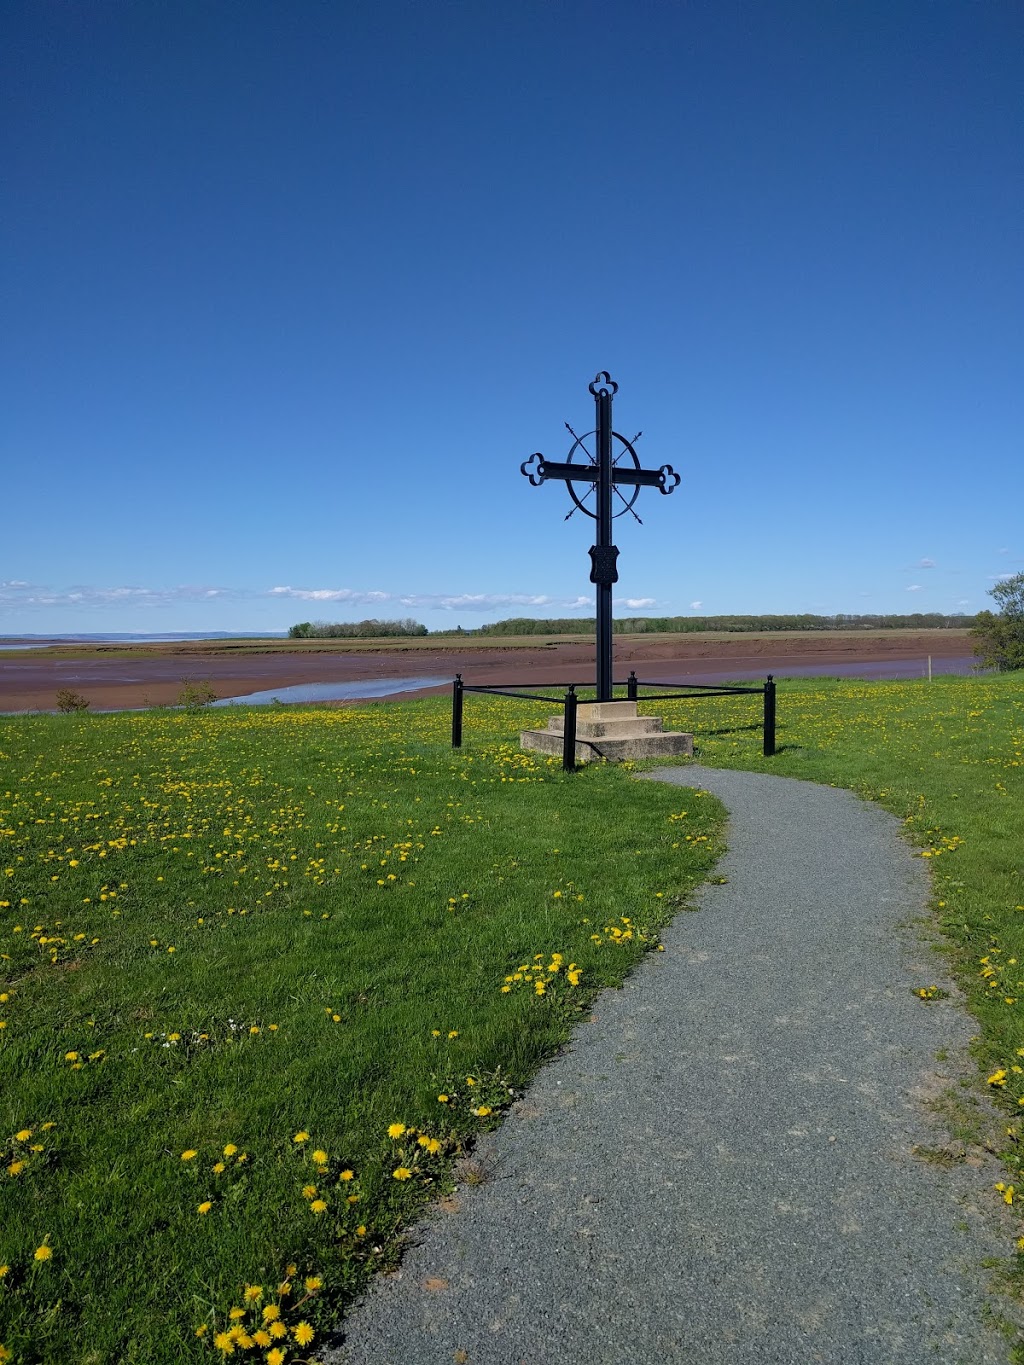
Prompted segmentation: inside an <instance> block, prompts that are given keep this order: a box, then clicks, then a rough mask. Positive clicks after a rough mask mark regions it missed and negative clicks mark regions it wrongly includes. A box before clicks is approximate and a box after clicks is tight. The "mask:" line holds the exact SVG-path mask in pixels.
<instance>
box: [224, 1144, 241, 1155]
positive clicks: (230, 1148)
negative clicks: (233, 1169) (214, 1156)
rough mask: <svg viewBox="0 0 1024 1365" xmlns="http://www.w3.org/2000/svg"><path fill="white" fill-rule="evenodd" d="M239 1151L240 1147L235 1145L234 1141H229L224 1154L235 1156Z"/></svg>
mask: <svg viewBox="0 0 1024 1365" xmlns="http://www.w3.org/2000/svg"><path fill="white" fill-rule="evenodd" d="M237 1151H238V1148H237V1147H236V1146H235V1144H234V1143H233V1142H229V1143H228V1145H227V1146H226V1147H225V1148H224V1155H225V1156H234V1154H235V1153H236V1152H237Z"/></svg>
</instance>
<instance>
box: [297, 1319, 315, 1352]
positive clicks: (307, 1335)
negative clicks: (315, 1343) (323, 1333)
mask: <svg viewBox="0 0 1024 1365" xmlns="http://www.w3.org/2000/svg"><path fill="white" fill-rule="evenodd" d="M292 1336H293V1337H294V1338H295V1340H296V1341H297V1342H298V1343H299V1345H300V1346H308V1345H309V1343H310V1342H311V1341H312V1340H313V1338H314V1336H316V1333H315V1332H314V1331H313V1329H312V1327H310V1325H309V1323H308V1322H300V1323H299V1324H298V1325H297V1326H296V1327H293V1328H292Z"/></svg>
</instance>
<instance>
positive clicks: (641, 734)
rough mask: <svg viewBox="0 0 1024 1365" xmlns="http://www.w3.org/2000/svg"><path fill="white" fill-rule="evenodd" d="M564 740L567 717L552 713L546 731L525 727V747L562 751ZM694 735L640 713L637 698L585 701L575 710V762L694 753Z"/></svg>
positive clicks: (522, 738)
mask: <svg viewBox="0 0 1024 1365" xmlns="http://www.w3.org/2000/svg"><path fill="white" fill-rule="evenodd" d="M564 739H565V716H564V713H560V714H559V715H557V716H552V717H551V719H550V720H549V721H548V728H547V729H546V730H523V731H521V732H520V735H519V744H520V747H521V748H523V749H537V750H540V751H541V752H542V753H547V754H560V753H561V752H562V749H563V745H564ZM692 754H693V735H690V734H685V733H683V732H682V731H680V730H663V729H662V721H661V719H660V717H657V716H638V715H637V710H636V702H635V701H603V702H584V703H582V704H581V705H580V706H579V707H578V708H577V711H576V762H577V763H593V762H595V761H596V760H598V759H604V760H606V761H607V762H611V763H621V762H622V760H623V759H626V758H662V757H670V758H671V757H678V756H681V755H682V756H692Z"/></svg>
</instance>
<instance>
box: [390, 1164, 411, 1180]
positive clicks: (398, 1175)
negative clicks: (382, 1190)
mask: <svg viewBox="0 0 1024 1365" xmlns="http://www.w3.org/2000/svg"><path fill="white" fill-rule="evenodd" d="M391 1175H392V1177H393V1179H395V1180H408V1179H409V1178H410V1177H411V1176H412V1171H410V1170H409V1167H408V1166H398V1167H396V1168H395V1170H393V1171H392V1172H391Z"/></svg>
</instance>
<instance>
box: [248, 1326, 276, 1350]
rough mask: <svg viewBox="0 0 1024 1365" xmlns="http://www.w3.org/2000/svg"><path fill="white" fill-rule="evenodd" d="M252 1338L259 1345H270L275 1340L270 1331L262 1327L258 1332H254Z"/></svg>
mask: <svg viewBox="0 0 1024 1365" xmlns="http://www.w3.org/2000/svg"><path fill="white" fill-rule="evenodd" d="M252 1339H253V1341H254V1342H255V1343H256V1345H257V1346H269V1345H270V1344H271V1343H272V1342H273V1340H274V1338H273V1337H272V1336H271V1335H270V1333H269V1332H267V1331H265V1330H264V1329H263V1328H262V1327H261V1328H260V1330H259V1331H258V1332H253V1334H252Z"/></svg>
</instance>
